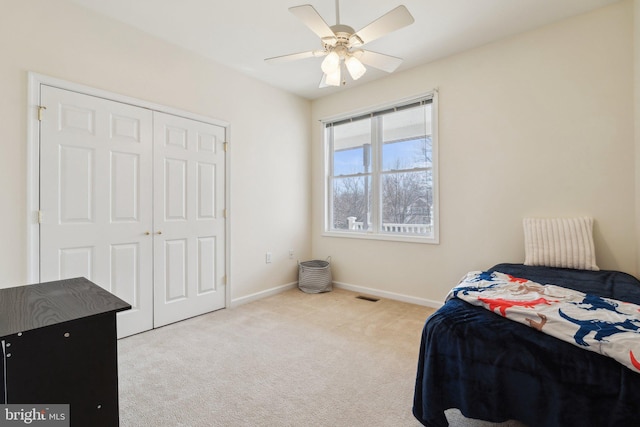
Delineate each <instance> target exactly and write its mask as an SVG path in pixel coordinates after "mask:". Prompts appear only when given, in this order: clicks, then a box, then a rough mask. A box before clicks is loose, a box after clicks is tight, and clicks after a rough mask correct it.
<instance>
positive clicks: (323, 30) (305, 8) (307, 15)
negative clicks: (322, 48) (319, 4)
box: [289, 4, 336, 39]
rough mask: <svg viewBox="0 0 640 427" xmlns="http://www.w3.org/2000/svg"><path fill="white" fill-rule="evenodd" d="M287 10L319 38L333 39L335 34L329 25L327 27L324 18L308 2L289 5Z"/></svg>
mask: <svg viewBox="0 0 640 427" xmlns="http://www.w3.org/2000/svg"><path fill="white" fill-rule="evenodd" d="M289 12H291V13H293V14H294V15H295V16H296V17H297V18H298V19H299V20H301V21H302V23H303V24H305V25H306V26H307V27H309V29H310V30H311V31H313V32H314V33H316V34H317V35H318V37H320V38H321V39H335V37H336V35H335V34H333V31H332V30H331V27H329V25H328V24H327V23H326V22H325V21H324V19H322V16H320V14H319V13H318V12H317V11H316V10H315V9H314V8H313V6H311V5H310V4H304V5H302V6H294V7H290V8H289Z"/></svg>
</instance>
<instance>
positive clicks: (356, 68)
mask: <svg viewBox="0 0 640 427" xmlns="http://www.w3.org/2000/svg"><path fill="white" fill-rule="evenodd" d="M344 63H345V65H346V66H347V70H349V74H350V75H351V78H352V79H353V80H358V79H359V78H360V77H362V76H364V73H366V72H367V68H366V67H365V66H364V65H362V62H360V60H359V59H358V58H356V57H355V56H351V55H349V57H347V59H345V61H344Z"/></svg>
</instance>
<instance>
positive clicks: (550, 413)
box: [413, 264, 640, 427]
mask: <svg viewBox="0 0 640 427" xmlns="http://www.w3.org/2000/svg"><path fill="white" fill-rule="evenodd" d="M487 272H488V273H493V272H500V273H504V274H507V275H511V276H512V277H515V278H525V279H529V280H531V281H533V282H537V283H542V284H554V285H558V286H562V287H565V288H569V289H574V290H576V291H581V292H584V293H585V294H589V295H598V296H601V297H606V298H612V299H615V300H620V301H627V302H630V303H634V304H640V281H638V280H637V279H635V278H634V277H632V276H630V275H628V274H625V273H622V272H616V271H588V270H578V269H567V268H554V267H545V266H529V265H523V264H498V265H495V266H494V267H492V268H490V269H488V270H487ZM636 324H637V323H636ZM637 325H638V326H640V324H637ZM636 332H638V331H636ZM637 339H638V340H640V334H638V335H637ZM449 408H458V409H459V410H460V411H461V412H462V414H463V415H464V416H466V417H469V418H474V419H481V420H486V421H490V422H504V421H507V420H518V421H520V422H522V423H524V424H526V425H527V426H529V427H554V426H558V427H560V426H562V427H567V426H631V425H639V424H638V423H640V373H638V371H634V370H632V369H630V368H628V367H626V366H623V365H622V364H621V363H619V362H618V361H616V360H614V359H612V358H610V357H607V356H604V355H602V354H599V353H597V352H593V351H587V350H585V349H583V348H580V346H576V345H574V344H571V343H569V342H565V341H562V340H560V339H558V338H555V337H553V336H550V335H547V334H545V333H544V332H540V331H538V330H536V329H535V328H533V327H531V326H527V325H525V324H521V323H517V322H514V321H511V320H509V319H505V318H503V317H502V316H501V315H499V313H496V312H492V311H490V310H487V309H486V308H483V307H478V306H475V305H471V304H469V303H468V302H465V301H463V300H461V299H459V298H451V299H449V300H448V301H447V302H446V303H445V304H444V306H443V307H441V308H440V309H439V310H438V311H437V312H436V313H434V314H433V315H432V316H431V317H429V319H427V321H426V323H425V326H424V329H423V333H422V342H421V346H420V354H419V362H418V369H417V376H416V385H415V394H414V402H413V413H414V415H415V417H416V418H417V419H418V420H419V421H420V422H421V423H422V424H424V425H425V426H429V427H440V426H447V425H448V423H447V420H446V417H445V414H444V411H445V410H447V409H449Z"/></svg>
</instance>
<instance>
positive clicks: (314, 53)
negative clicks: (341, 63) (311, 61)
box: [265, 50, 327, 64]
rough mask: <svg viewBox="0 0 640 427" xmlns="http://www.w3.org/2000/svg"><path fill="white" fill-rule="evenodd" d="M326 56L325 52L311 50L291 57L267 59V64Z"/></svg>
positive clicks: (290, 55)
mask: <svg viewBox="0 0 640 427" xmlns="http://www.w3.org/2000/svg"><path fill="white" fill-rule="evenodd" d="M326 54H327V52H325V51H323V50H310V51H309V52H299V53H292V54H289V55H282V56H274V57H272V58H267V59H265V62H268V63H269V64H279V63H281V62H291V61H297V60H298V59H306V58H317V57H320V56H325V55H326Z"/></svg>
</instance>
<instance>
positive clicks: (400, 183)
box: [381, 169, 433, 236]
mask: <svg viewBox="0 0 640 427" xmlns="http://www.w3.org/2000/svg"><path fill="white" fill-rule="evenodd" d="M432 188H433V184H432V175H431V169H428V170H426V171H417V172H401V173H386V174H384V175H382V225H381V228H382V231H383V232H385V233H396V234H409V235H421V236H433V190H432Z"/></svg>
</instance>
